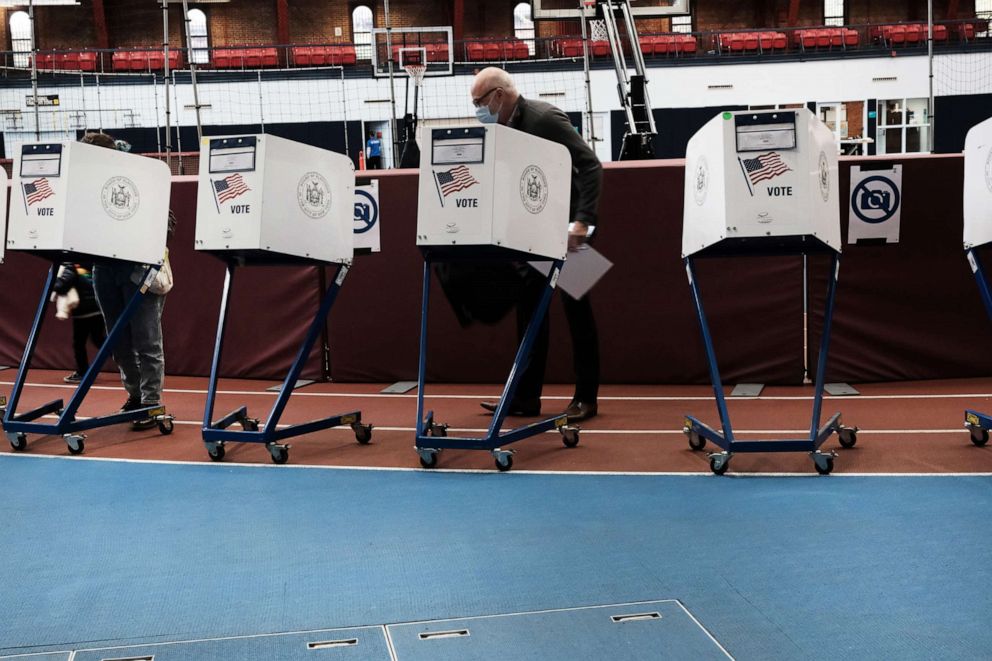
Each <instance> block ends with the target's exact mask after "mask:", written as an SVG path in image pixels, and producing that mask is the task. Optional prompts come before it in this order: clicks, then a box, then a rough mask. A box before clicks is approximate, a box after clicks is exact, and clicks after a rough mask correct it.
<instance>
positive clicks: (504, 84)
mask: <svg viewBox="0 0 992 661" xmlns="http://www.w3.org/2000/svg"><path fill="white" fill-rule="evenodd" d="M471 95H472V104H473V105H474V106H475V109H476V111H475V112H476V116H477V117H478V119H479V121H481V122H482V123H483V124H497V123H498V124H502V125H503V126H508V127H510V128H513V129H517V130H519V131H523V132H524V133H529V134H531V135H535V136H537V137H539V138H544V139H545V140H551V141H552V142H557V143H559V144H561V145H564V146H565V147H566V148H567V149H568V152H569V154H570V155H571V157H572V190H571V202H570V205H569V220H570V221H571V222H570V223H569V226H568V249H569V251H575V250H577V249H578V248H579V247H580V246H581V245H582V244H583V243H585V242H586V241H588V240H590V239H591V238H592V236H593V233H594V230H595V229H596V219H597V209H598V206H599V194H600V189H601V187H602V179H603V166H602V165H601V164H600V162H599V159H598V158H597V157H596V153H595V152H594V151H593V150H592V149H591V148H590V147H589V145H587V144H586V143H585V141H584V140H583V139H582V137H581V136H580V135H579V134H578V132H577V131H576V130H575V128H574V127H573V126H572V123H571V121H569V119H568V115H566V114H565V113H564V112H562V111H561V110H560V109H558V108H556V107H555V106H553V105H551V104H549V103H545V102H543V101H532V100H530V99H525V98H524V97H523V96H521V95H520V93H519V92H518V91H517V88H516V86H515V85H514V82H513V78H512V77H511V76H510V74H508V73H507V72H506V71H504V70H502V69H500V68H498V67H489V68H486V69H483V70H482V71H480V72H479V73H478V74H476V76H475V80H474V81H473V83H472V88H471ZM517 270H518V272H519V274H520V276H521V278H522V280H523V283H522V288H521V294H520V296H519V299H518V303H517V334H518V336H519V337H520V338H523V335H524V333H525V332H526V329H527V324H528V323H529V322H530V318H531V316H533V313H534V310H535V309H536V308H537V305H538V303H539V301H540V298H541V294H542V293H543V291H544V287H545V286H546V277H545V276H544V275H542V274H540V273H538V272H537V271H536V270H534V269H533V268H531V267H530V266H528V265H527V264H524V263H522V264H520V265H518V268H517ZM562 303H563V305H564V308H565V317H566V318H567V320H568V328H569V332H570V334H571V338H572V362H573V366H574V369H575V395H574V397H573V398H572V401H571V403H570V404H569V405H568V408H567V409H566V410H565V413H566V415H567V416H568V419H569V421H570V422H578V421H580V420H585V419H587V418H592V417H594V416H595V415H596V414H597V413H598V412H599V407H598V402H597V398H598V395H599V337H598V335H597V332H596V320H595V318H594V317H593V312H592V305H591V303H590V301H589V296H588V294H587V295H586V296H584V297H582V298H580V299H578V300H576V299H574V298H572V297H571V296H569V295H568V294H566V293H565V292H562ZM548 342H549V326H548V319H547V318H545V320H544V324H543V325H542V326H541V330H540V333H539V334H538V337H537V341H536V342H535V344H534V349H533V352H532V354H531V358H530V363H529V364H528V366H527V368H526V369H525V371H524V373H523V374H522V375H521V379H520V384H519V386H518V388H517V393H516V396H515V398H514V401H513V402H511V403H510V408H509V411H510V415H526V416H533V415H540V413H541V390H542V387H543V383H544V372H545V367H546V365H547V358H548ZM496 405H497V402H482V407H483V408H484V409H486V410H488V411H495V410H496Z"/></svg>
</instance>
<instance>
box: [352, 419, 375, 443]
mask: <svg viewBox="0 0 992 661" xmlns="http://www.w3.org/2000/svg"><path fill="white" fill-rule="evenodd" d="M351 430H352V431H353V432H355V440H356V441H358V442H359V443H360V444H362V445H368V444H369V441H371V440H372V425H363V424H362V423H360V422H353V423H351Z"/></svg>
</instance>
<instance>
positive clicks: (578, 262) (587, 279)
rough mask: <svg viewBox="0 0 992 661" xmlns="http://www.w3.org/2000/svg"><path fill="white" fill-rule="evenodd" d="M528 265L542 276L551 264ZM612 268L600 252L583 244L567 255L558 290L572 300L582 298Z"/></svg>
mask: <svg viewBox="0 0 992 661" xmlns="http://www.w3.org/2000/svg"><path fill="white" fill-rule="evenodd" d="M529 263H530V265H531V266H532V267H533V268H534V269H536V270H537V271H539V272H541V273H543V274H544V275H547V274H548V271H550V270H551V262H529ZM612 267H613V262H611V261H610V260H608V259H606V258H605V257H603V254H602V253H601V252H599V251H598V250H596V249H595V248H593V247H592V246H590V245H589V244H583V245H581V246H579V249H578V250H576V251H574V252H571V251H570V252H569V253H568V258H567V259H566V260H565V265H564V266H563V267H562V269H561V275H559V276H558V288H559V289H561V290H562V291H564V292H565V293H566V294H568V295H569V296H571V297H572V298H576V299H578V298H582V297H583V296H585V295H586V294H588V293H589V290H590V289H592V288H593V287H594V286H595V285H596V283H597V282H599V279H600V278H602V277H603V276H604V275H606V272H607V271H609V270H610V269H611V268H612Z"/></svg>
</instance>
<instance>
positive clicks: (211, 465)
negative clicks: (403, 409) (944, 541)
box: [0, 452, 992, 479]
mask: <svg viewBox="0 0 992 661" xmlns="http://www.w3.org/2000/svg"><path fill="white" fill-rule="evenodd" d="M4 458H14V459H15V460H18V459H19V460H31V459H39V460H58V461H102V462H106V463H118V464H157V465H163V466H194V467H199V468H204V469H212V470H216V469H224V468H251V469H255V470H321V471H364V472H380V473H471V474H482V475H493V476H496V475H498V476H500V477H499V479H506V477H509V476H512V475H553V476H572V475H578V476H586V477H708V478H713V479H723V478H751V477H807V478H824V479H826V477H825V476H823V475H818V474H817V473H814V472H809V473H734V472H729V473H726V474H724V475H722V476H720V475H714V474H713V472H712V471H705V472H704V471H699V472H690V471H684V472H679V471H658V472H656V473H651V472H648V471H638V472H635V471H546V470H521V469H514V470H512V471H507V472H501V471H497V470H493V469H481V468H431V469H425V468H404V467H397V466H393V467H378V466H318V465H313V464H307V465H305V464H283V465H276V464H268V463H266V464H263V463H259V464H244V463H237V462H233V461H232V462H229V461H223V462H214V461H173V460H165V459H118V458H115V457H86V456H82V455H80V456H75V457H69V456H64V455H53V454H15V453H12V452H0V461H3V459H4ZM830 477H831V478H832V477H940V478H944V477H992V473H989V472H985V473H838V472H833V473H831V474H830Z"/></svg>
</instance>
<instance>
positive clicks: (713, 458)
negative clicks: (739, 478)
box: [710, 452, 730, 475]
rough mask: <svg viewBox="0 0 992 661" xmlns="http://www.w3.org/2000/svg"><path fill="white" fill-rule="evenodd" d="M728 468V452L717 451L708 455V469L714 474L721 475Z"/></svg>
mask: <svg viewBox="0 0 992 661" xmlns="http://www.w3.org/2000/svg"><path fill="white" fill-rule="evenodd" d="M728 468H730V453H729V452H718V453H716V454H711V455H710V470H711V471H713V473H714V474H715V475H723V474H724V473H726V472H727V469H728Z"/></svg>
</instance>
